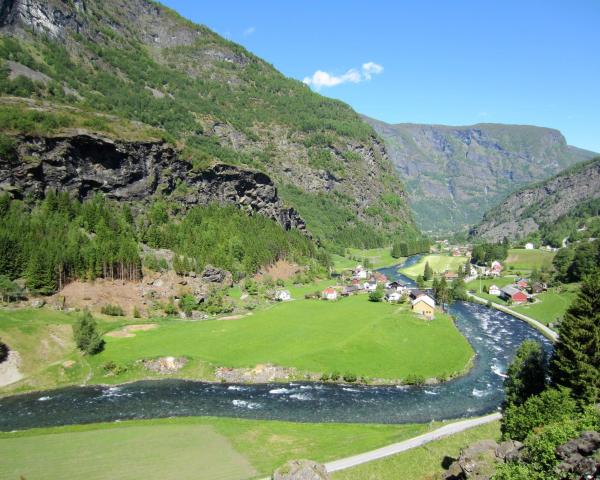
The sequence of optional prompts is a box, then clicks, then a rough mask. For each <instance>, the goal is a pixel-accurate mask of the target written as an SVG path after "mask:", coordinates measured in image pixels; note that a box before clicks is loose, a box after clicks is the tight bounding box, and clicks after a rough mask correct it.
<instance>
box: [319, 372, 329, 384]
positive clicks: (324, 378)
mask: <svg viewBox="0 0 600 480" xmlns="http://www.w3.org/2000/svg"><path fill="white" fill-rule="evenodd" d="M329 378H330V377H329V374H328V373H323V374H321V378H320V379H319V380H321V381H322V382H327V381H329Z"/></svg>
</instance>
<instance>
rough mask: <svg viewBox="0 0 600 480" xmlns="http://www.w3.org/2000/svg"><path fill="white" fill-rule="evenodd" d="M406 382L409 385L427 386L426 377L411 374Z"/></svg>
mask: <svg viewBox="0 0 600 480" xmlns="http://www.w3.org/2000/svg"><path fill="white" fill-rule="evenodd" d="M405 382H406V383H407V384H408V385H423V384H425V377H423V376H422V375H416V374H414V373H411V374H410V375H409V376H408V377H406V380H405Z"/></svg>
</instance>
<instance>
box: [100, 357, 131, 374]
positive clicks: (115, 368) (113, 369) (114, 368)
mask: <svg viewBox="0 0 600 480" xmlns="http://www.w3.org/2000/svg"><path fill="white" fill-rule="evenodd" d="M102 369H103V370H104V371H105V372H106V373H107V374H109V375H120V374H122V373H125V372H126V371H127V367H124V366H122V365H119V364H118V363H116V362H114V361H113V360H109V361H108V362H105V363H104V364H103V365H102Z"/></svg>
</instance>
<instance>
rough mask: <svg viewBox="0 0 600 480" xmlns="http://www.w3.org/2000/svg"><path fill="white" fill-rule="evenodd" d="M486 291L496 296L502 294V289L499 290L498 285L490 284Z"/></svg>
mask: <svg viewBox="0 0 600 480" xmlns="http://www.w3.org/2000/svg"><path fill="white" fill-rule="evenodd" d="M488 292H489V294H490V295H496V296H497V297H499V296H500V295H501V294H502V291H501V290H500V287H498V285H490V288H489V289H488Z"/></svg>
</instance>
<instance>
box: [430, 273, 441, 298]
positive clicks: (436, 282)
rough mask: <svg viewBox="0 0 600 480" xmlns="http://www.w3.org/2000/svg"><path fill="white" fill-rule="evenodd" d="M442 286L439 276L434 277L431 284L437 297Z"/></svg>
mask: <svg viewBox="0 0 600 480" xmlns="http://www.w3.org/2000/svg"><path fill="white" fill-rule="evenodd" d="M439 288H440V281H439V280H438V277H433V282H432V284H431V289H432V290H433V296H434V297H435V298H437V291H438V289H439Z"/></svg>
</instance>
